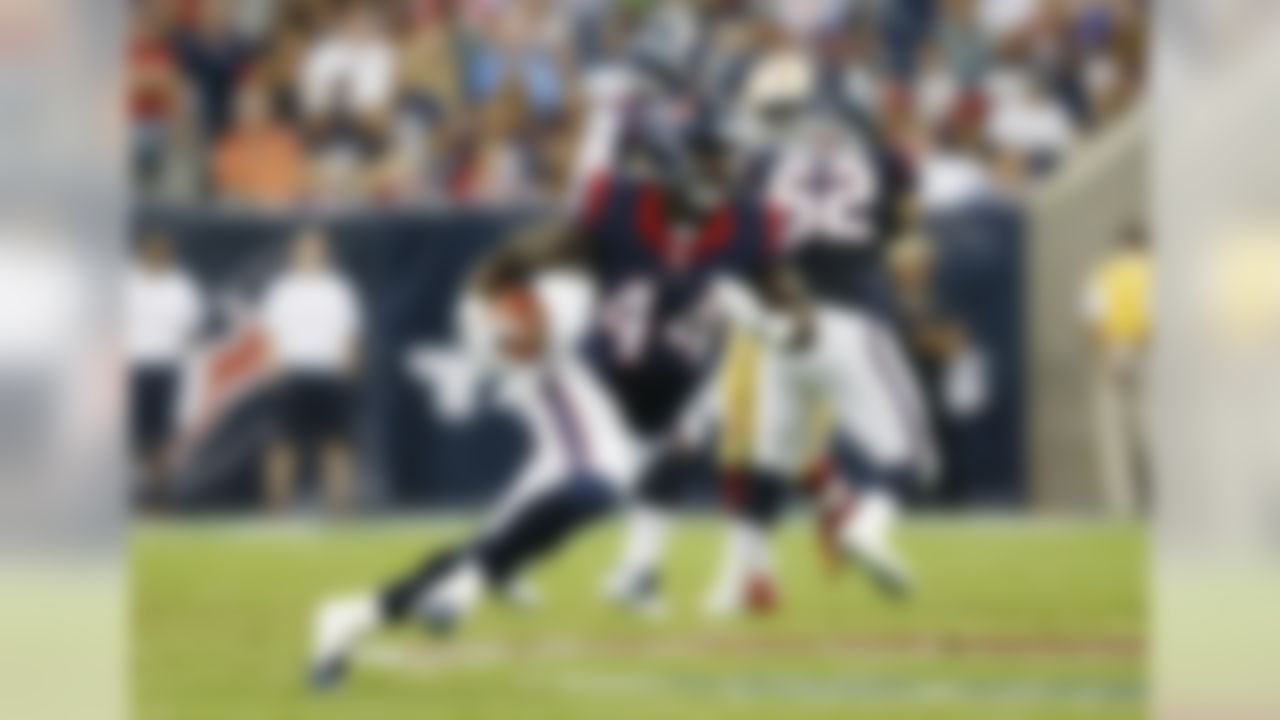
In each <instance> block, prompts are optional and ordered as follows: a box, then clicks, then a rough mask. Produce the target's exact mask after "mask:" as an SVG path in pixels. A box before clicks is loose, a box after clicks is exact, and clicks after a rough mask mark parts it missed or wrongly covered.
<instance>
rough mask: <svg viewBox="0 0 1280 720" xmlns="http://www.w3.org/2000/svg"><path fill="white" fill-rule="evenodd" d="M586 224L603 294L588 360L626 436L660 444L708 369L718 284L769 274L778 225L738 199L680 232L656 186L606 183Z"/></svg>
mask: <svg viewBox="0 0 1280 720" xmlns="http://www.w3.org/2000/svg"><path fill="white" fill-rule="evenodd" d="M582 223H583V230H584V232H585V233H586V235H587V237H588V238H589V248H588V250H587V252H588V265H589V268H590V273H591V275H592V276H593V277H594V278H595V280H596V283H597V286H598V288H599V293H600V297H599V306H598V309H597V312H596V321H595V323H594V325H593V327H592V328H591V330H590V331H589V333H588V337H587V340H586V350H587V353H588V356H589V357H590V360H591V362H592V364H593V366H594V367H595V368H596V370H597V372H598V373H599V374H600V376H601V377H602V378H603V380H604V382H605V384H606V386H607V387H608V388H609V389H610V391H611V392H612V393H613V395H614V397H615V399H616V400H617V402H619V404H620V405H621V407H622V409H623V413H624V415H625V417H626V418H627V420H628V422H629V423H630V425H631V427H632V429H633V430H634V431H635V432H636V433H637V434H638V435H639V436H640V437H642V438H644V439H646V440H650V441H658V440H660V439H662V436H663V435H664V434H665V433H668V432H669V431H671V430H672V429H673V426H674V425H675V423H676V422H677V420H678V419H679V416H680V415H681V413H682V412H683V411H684V410H685V408H686V407H687V405H688V404H689V403H690V401H691V400H692V398H693V396H694V395H695V394H696V393H697V391H698V389H699V388H700V387H701V385H702V384H703V382H704V381H705V379H706V376H707V374H708V373H709V372H710V371H712V370H713V369H714V366H715V362H716V360H717V356H718V354H719V349H720V346H721V342H722V339H723V338H722V335H723V333H722V325H721V315H720V312H719V309H718V308H717V307H716V306H715V301H714V300H713V293H712V287H713V284H714V282H715V280H716V279H717V278H720V277H723V276H733V277H737V278H742V279H747V280H750V279H752V278H755V277H758V276H760V275H762V274H763V273H764V272H765V271H766V270H767V269H768V268H769V267H770V266H771V265H772V263H773V262H774V258H775V251H776V248H777V246H778V241H777V221H776V218H775V217H774V216H773V215H772V214H770V213H769V212H768V211H767V210H765V209H764V208H763V206H761V205H760V204H758V203H755V202H751V201H750V200H745V199H734V200H730V201H727V202H726V203H724V204H723V205H722V206H721V207H720V209H719V210H717V211H715V212H713V213H711V214H710V215H709V216H708V217H707V218H706V219H705V220H704V221H703V222H702V223H701V224H700V225H699V226H697V227H692V226H690V227H681V226H679V225H677V224H675V223H674V222H672V219H671V214H670V213H669V211H668V209H667V207H666V203H665V200H664V196H663V193H662V192H661V191H660V190H659V189H658V188H657V187H656V186H653V185H650V184H646V183H643V182H635V181H629V180H622V179H602V180H598V181H597V182H596V184H595V185H594V187H593V188H592V192H591V195H590V199H589V201H588V205H587V208H586V211H585V213H584V218H583V220H582Z"/></svg>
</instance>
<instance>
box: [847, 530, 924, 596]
mask: <svg viewBox="0 0 1280 720" xmlns="http://www.w3.org/2000/svg"><path fill="white" fill-rule="evenodd" d="M841 547H842V549H843V550H844V553H845V555H846V557H848V558H849V559H850V560H851V561H852V562H853V564H854V565H856V566H857V567H859V568H861V569H862V570H863V571H865V572H866V574H867V577H869V578H870V579H871V582H872V583H873V584H874V585H875V586H876V588H877V589H878V590H880V592H882V593H884V594H885V595H886V596H888V597H890V598H892V599H895V600H905V599H907V598H909V597H910V596H911V593H912V589H913V582H912V580H911V573H910V572H909V571H908V570H907V567H906V564H905V563H903V562H902V561H901V560H900V559H899V558H898V556H897V554H896V553H895V552H894V551H893V550H892V549H891V548H890V547H889V546H888V543H887V542H883V541H881V540H880V539H879V538H876V537H872V536H869V535H868V534H867V533H859V532H852V533H847V534H844V535H842V537H841Z"/></svg>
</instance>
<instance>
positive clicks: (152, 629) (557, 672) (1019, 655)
mask: <svg viewBox="0 0 1280 720" xmlns="http://www.w3.org/2000/svg"><path fill="white" fill-rule="evenodd" d="M462 530H463V526H462V525H460V524H459V523H458V522H456V521H447V520H440V519H422V520H419V521H407V520H406V521H395V522H384V523H380V524H353V525H339V526H326V525H322V524H316V525H306V524H293V525H288V526H275V527H272V526H268V525H265V524H258V523H252V522H247V523H211V524H201V525H194V526H177V525H172V524H144V525H142V526H141V527H139V529H138V530H137V531H136V533H135V535H134V542H133V566H134V572H135V575H134V590H133V592H134V603H133V608H134V609H133V613H134V616H133V628H134V630H133V632H134V638H133V641H134V663H135V664H134V672H133V677H134V678H135V680H134V682H135V687H134V699H135V707H136V709H137V712H136V716H137V717H138V718H140V720H250V719H253V720H258V719H261V720H293V719H301V718H318V719H321V720H348V719H349V720H409V719H410V718H412V719H413V720H421V719H422V718H448V719H449V720H455V719H456V720H512V719H523V718H536V719H542V718H545V719H546V720H642V719H643V720H647V719H649V718H666V719H671V720H675V719H680V718H696V719H697V720H721V719H724V720H730V719H731V720H763V719H764V718H787V719H795V718H872V719H874V720H898V719H905V718H930V719H934V718H937V719H946V720H952V719H957V720H959V719H966V720H967V719H970V718H971V719H973V720H993V719H999V718H1010V719H1018V720H1023V719H1037V720H1038V719H1042V718H1043V719H1045V720H1048V719H1065V718H1108V719H1111V718H1139V717H1141V716H1142V700H1143V694H1144V693H1143V690H1144V689H1143V628H1144V607H1145V597H1144V589H1145V572H1144V566H1145V545H1144V540H1143V534H1142V531H1141V529H1140V528H1138V527H1136V526H1128V525H1095V524H1075V523H1065V522H1063V523H1055V522H1048V523H1039V524H1037V523H1033V522H1028V521H1014V520H956V521H950V520H948V521H943V520H926V521H920V522H917V523H915V524H913V525H910V526H909V527H908V528H907V529H906V530H905V533H904V537H903V540H904V546H905V548H906V550H907V553H908V554H909V556H910V557H911V558H912V560H913V564H914V565H915V567H916V570H917V573H918V575H919V578H920V581H921V587H920V593H919V595H918V596H917V597H916V598H915V599H914V600H913V601H912V602H911V603H909V604H906V605H902V606H895V605H891V604H886V603H885V602H884V601H882V600H881V599H880V598H879V597H877V596H876V595H874V594H873V592H872V591H871V590H870V589H869V588H868V587H867V586H866V585H865V584H864V583H863V582H862V580H861V578H860V577H858V576H856V575H851V574H845V575H842V576H838V577H833V576H832V575H831V574H830V573H828V572H827V570H826V569H825V566H824V565H823V563H822V561H821V560H820V558H819V557H818V555H817V553H816V552H815V549H814V541H813V538H812V536H811V533H810V531H809V529H808V527H807V526H805V525H802V524H798V523H797V524H795V525H793V526H790V527H788V529H787V530H786V531H785V532H784V533H783V534H782V537H781V542H780V546H779V548H778V557H779V559H780V565H781V570H782V599H783V605H782V607H781V609H780V610H779V612H778V613H776V614H775V615H773V616H770V617H768V618H757V619H742V620H733V621H712V620H706V619H704V618H703V617H702V616H701V614H700V612H699V610H700V600H701V596H702V592H703V590H704V587H705V584H706V581H707V579H708V578H709V575H710V574H711V571H712V568H713V561H714V558H715V554H716V553H717V552H718V550H719V534H718V532H719V530H718V526H717V525H715V524H714V523H712V522H711V521H708V520H690V521H687V522H685V523H684V524H683V526H682V527H681V529H680V530H679V532H678V534H677V537H676V538H675V541H674V544H673V548H672V550H673V551H672V553H671V558H670V563H669V574H668V580H667V582H668V588H669V595H670V599H669V604H670V606H671V607H670V611H669V613H668V614H667V616H666V617H664V618H662V619H660V620H648V621H646V620H640V619H635V618H630V617H627V616H625V615H623V614H621V613H620V612H618V611H616V610H615V609H613V608H611V607H609V606H607V605H605V604H604V603H603V602H601V601H600V600H599V598H598V595H597V587H598V585H599V580H600V577H601V576H602V575H603V573H604V571H605V570H606V569H607V566H608V563H609V561H610V560H611V559H612V556H613V552H614V550H615V549H616V545H615V541H616V535H615V533H616V530H615V529H612V528H602V529H601V530H600V531H598V532H596V533H595V534H593V535H592V536H590V537H588V538H584V539H582V540H581V541H579V542H577V543H576V544H574V545H573V546H572V547H571V548H570V549H569V550H568V551H567V552H566V553H565V554H564V555H562V556H561V557H559V558H556V559H555V560H554V561H552V562H551V563H549V564H548V565H547V566H546V567H544V568H543V569H542V570H541V571H540V572H539V573H538V574H537V575H536V576H535V581H536V583H537V585H538V587H539V590H540V592H541V594H542V596H543V605H542V607H541V608H540V609H538V610H534V611H517V610H513V609H508V608H503V607H488V608H485V609H484V610H483V611H482V612H481V613H480V614H479V615H477V616H476V617H475V618H474V622H473V623H472V624H470V625H468V626H467V627H466V628H464V629H463V631H462V632H461V633H460V634H459V635H458V636H457V637H454V638H452V639H449V640H447V641H440V640H435V639H432V638H429V637H427V636H425V635H424V634H422V633H419V632H417V631H416V630H415V629H414V628H408V629H406V630H404V631H402V632H397V633H395V634H391V635H385V636H381V637H378V638H375V639H374V640H373V641H372V642H371V643H369V644H368V645H367V646H366V648H365V649H364V651H362V654H361V655H359V656H358V658H357V667H356V668H355V671H354V673H353V676H352V678H351V682H350V684H349V685H347V686H346V687H344V688H342V689H341V690H340V691H338V692H336V693H334V694H331V695H327V696H323V697H316V696H312V695H311V694H309V693H308V692H307V690H306V689H305V686H304V684H303V655H304V650H305V644H306V625H307V619H308V615H309V611H310V608H311V606H312V604H313V603H314V602H315V601H317V600H318V599H320V598H321V597H322V596H325V595H327V594H331V593H333V592H335V591H344V590H352V589H359V588H362V587H365V586H368V585H369V584H370V583H375V582H380V581H381V580H382V579H383V578H384V577H386V576H388V575H389V574H391V573H393V572H399V571H400V570H402V569H404V568H406V567H407V566H409V565H410V564H412V563H416V562H417V561H418V558H419V556H420V555H421V553H422V552H423V550H424V549H425V548H428V547H431V546H433V545H437V544H440V543H443V542H445V541H447V540H448V539H450V538H453V537H456V536H458V534H459V533H460V532H462Z"/></svg>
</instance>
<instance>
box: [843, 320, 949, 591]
mask: <svg viewBox="0 0 1280 720" xmlns="http://www.w3.org/2000/svg"><path fill="white" fill-rule="evenodd" d="M844 337H845V338H847V339H849V340H850V342H848V343H847V345H846V346H845V347H843V348H840V354H841V355H842V356H844V357H845V358H847V359H846V360H845V361H844V362H840V363H834V364H833V365H832V368H834V369H835V372H834V373H833V375H832V376H831V377H830V383H829V385H830V387H829V391H830V393H831V395H832V397H833V398H834V399H835V412H836V417H837V429H838V432H839V433H840V434H841V436H842V437H843V438H845V439H847V440H848V441H850V442H852V443H854V444H855V445H856V447H857V448H858V450H859V451H860V453H861V455H862V457H863V458H864V459H865V460H866V465H867V467H866V468H864V470H863V472H862V473H861V476H860V477H859V481H860V483H861V486H862V487H861V488H860V491H859V494H858V498H857V502H856V503H855V504H854V505H853V508H852V511H851V512H850V513H848V515H847V516H846V517H845V519H844V520H843V521H841V523H840V526H839V530H838V533H839V534H838V539H839V542H840V545H841V548H842V550H844V552H845V553H846V554H848V555H849V556H850V557H851V558H852V559H853V560H854V561H855V562H857V563H858V564H859V566H860V567H862V568H864V569H865V570H866V571H867V572H868V573H869V574H870V576H871V578H872V579H873V580H874V581H876V583H877V585H878V586H879V587H880V588H881V589H883V590H885V591H886V592H888V593H890V594H892V595H903V594H906V593H907V592H908V591H909V590H910V586H911V580H910V574H909V572H908V570H907V568H906V565H905V564H904V563H903V562H902V560H901V559H900V557H899V555H898V553H897V551H896V549H895V548H894V546H893V542H892V540H893V533H894V529H895V527H896V524H897V520H898V517H899V514H900V509H899V497H900V494H901V492H902V491H903V490H904V488H905V487H906V485H907V484H908V483H910V482H912V481H914V480H915V479H916V478H918V477H919V475H920V472H921V458H922V457H923V455H924V454H925V453H926V450H925V447H926V443H925V435H924V433H923V430H922V428H923V423H922V421H923V416H922V412H921V410H920V408H919V407H918V405H917V398H918V396H917V394H916V390H915V389H914V387H913V386H912V385H911V384H910V383H911V379H910V375H909V372H908V370H907V368H906V365H905V361H904V360H903V359H902V355H901V353H900V352H899V351H898V350H897V349H896V348H895V347H894V346H893V343H892V340H891V339H890V338H889V336H888V334H887V333H884V332H883V331H881V330H880V328H878V327H876V326H869V327H868V328H867V332H865V333H856V334H855V333H849V334H847V335H844Z"/></svg>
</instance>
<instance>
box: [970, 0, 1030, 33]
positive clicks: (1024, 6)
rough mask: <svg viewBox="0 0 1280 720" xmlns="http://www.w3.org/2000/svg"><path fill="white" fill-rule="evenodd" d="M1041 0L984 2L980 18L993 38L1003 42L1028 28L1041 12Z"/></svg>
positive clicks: (979, 14)
mask: <svg viewBox="0 0 1280 720" xmlns="http://www.w3.org/2000/svg"><path fill="white" fill-rule="evenodd" d="M1041 4H1042V2H1041V0H982V5H981V6H980V7H979V10H978V17H979V20H980V21H981V23H982V28H983V30H985V31H986V32H987V33H988V34H989V35H990V36H991V37H992V38H994V39H996V40H1003V39H1004V38H1006V37H1008V36H1009V35H1011V34H1013V33H1015V32H1018V31H1020V30H1022V29H1023V28H1025V27H1027V25H1029V24H1030V23H1031V21H1032V19H1034V18H1035V15H1036V12H1037V11H1039V10H1040V6H1041Z"/></svg>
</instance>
